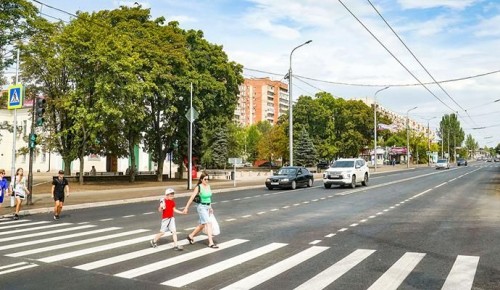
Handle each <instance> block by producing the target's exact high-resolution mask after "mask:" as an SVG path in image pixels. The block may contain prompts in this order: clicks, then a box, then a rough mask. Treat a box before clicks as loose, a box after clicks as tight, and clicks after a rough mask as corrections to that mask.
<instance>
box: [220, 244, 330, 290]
mask: <svg viewBox="0 0 500 290" xmlns="http://www.w3.org/2000/svg"><path fill="white" fill-rule="evenodd" d="M326 249H328V247H317V246H314V247H311V248H309V249H306V250H304V251H302V252H300V253H298V254H296V255H293V256H291V257H289V258H287V259H285V260H283V261H281V262H278V263H276V264H274V265H272V266H270V267H267V268H266V269H263V270H261V271H259V272H257V273H255V274H253V275H250V276H248V277H246V278H244V279H242V280H240V281H238V282H236V283H233V284H231V285H229V286H227V287H224V288H222V290H243V289H251V288H253V287H256V286H258V285H260V284H262V283H264V282H266V281H268V280H269V279H271V278H273V277H275V276H277V275H279V274H281V273H283V272H285V271H287V270H289V269H291V268H293V267H295V266H297V265H299V264H300V263H302V262H304V261H306V260H307V259H310V258H312V257H314V256H316V255H317V254H319V253H321V252H323V251H325V250H326Z"/></svg>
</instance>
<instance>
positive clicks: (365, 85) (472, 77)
mask: <svg viewBox="0 0 500 290" xmlns="http://www.w3.org/2000/svg"><path fill="white" fill-rule="evenodd" d="M243 69H245V70H249V71H254V72H259V73H265V74H268V75H276V76H282V75H283V74H278V73H273V72H268V71H264V70H258V69H253V68H249V67H244V68H243ZM497 73H500V70H494V71H489V72H486V73H481V74H477V75H471V76H466V77H460V78H454V79H448V80H442V81H437V82H426V83H424V85H434V84H438V83H441V84H442V83H451V82H458V81H464V80H469V79H474V78H479V77H484V76H487V75H491V74H497ZM293 76H294V77H299V78H302V79H306V80H310V81H315V82H320V83H327V84H332V85H342V86H353V87H414V86H421V84H418V83H415V84H362V83H348V82H337V81H329V80H321V79H317V78H311V77H306V76H301V75H297V74H293Z"/></svg>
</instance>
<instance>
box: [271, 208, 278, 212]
mask: <svg viewBox="0 0 500 290" xmlns="http://www.w3.org/2000/svg"><path fill="white" fill-rule="evenodd" d="M277 210H279V209H278V208H273V209H272V210H271V211H277Z"/></svg>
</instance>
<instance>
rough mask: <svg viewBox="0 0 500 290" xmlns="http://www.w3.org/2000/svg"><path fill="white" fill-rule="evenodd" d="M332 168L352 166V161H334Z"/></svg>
mask: <svg viewBox="0 0 500 290" xmlns="http://www.w3.org/2000/svg"><path fill="white" fill-rule="evenodd" d="M332 167H333V168H346V167H354V161H335V162H333V164H332Z"/></svg>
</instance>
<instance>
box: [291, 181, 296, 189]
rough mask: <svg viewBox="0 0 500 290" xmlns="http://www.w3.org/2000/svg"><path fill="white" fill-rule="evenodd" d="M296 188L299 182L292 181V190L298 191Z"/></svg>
mask: <svg viewBox="0 0 500 290" xmlns="http://www.w3.org/2000/svg"><path fill="white" fill-rule="evenodd" d="M296 188H297V182H295V180H294V181H292V189H296Z"/></svg>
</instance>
